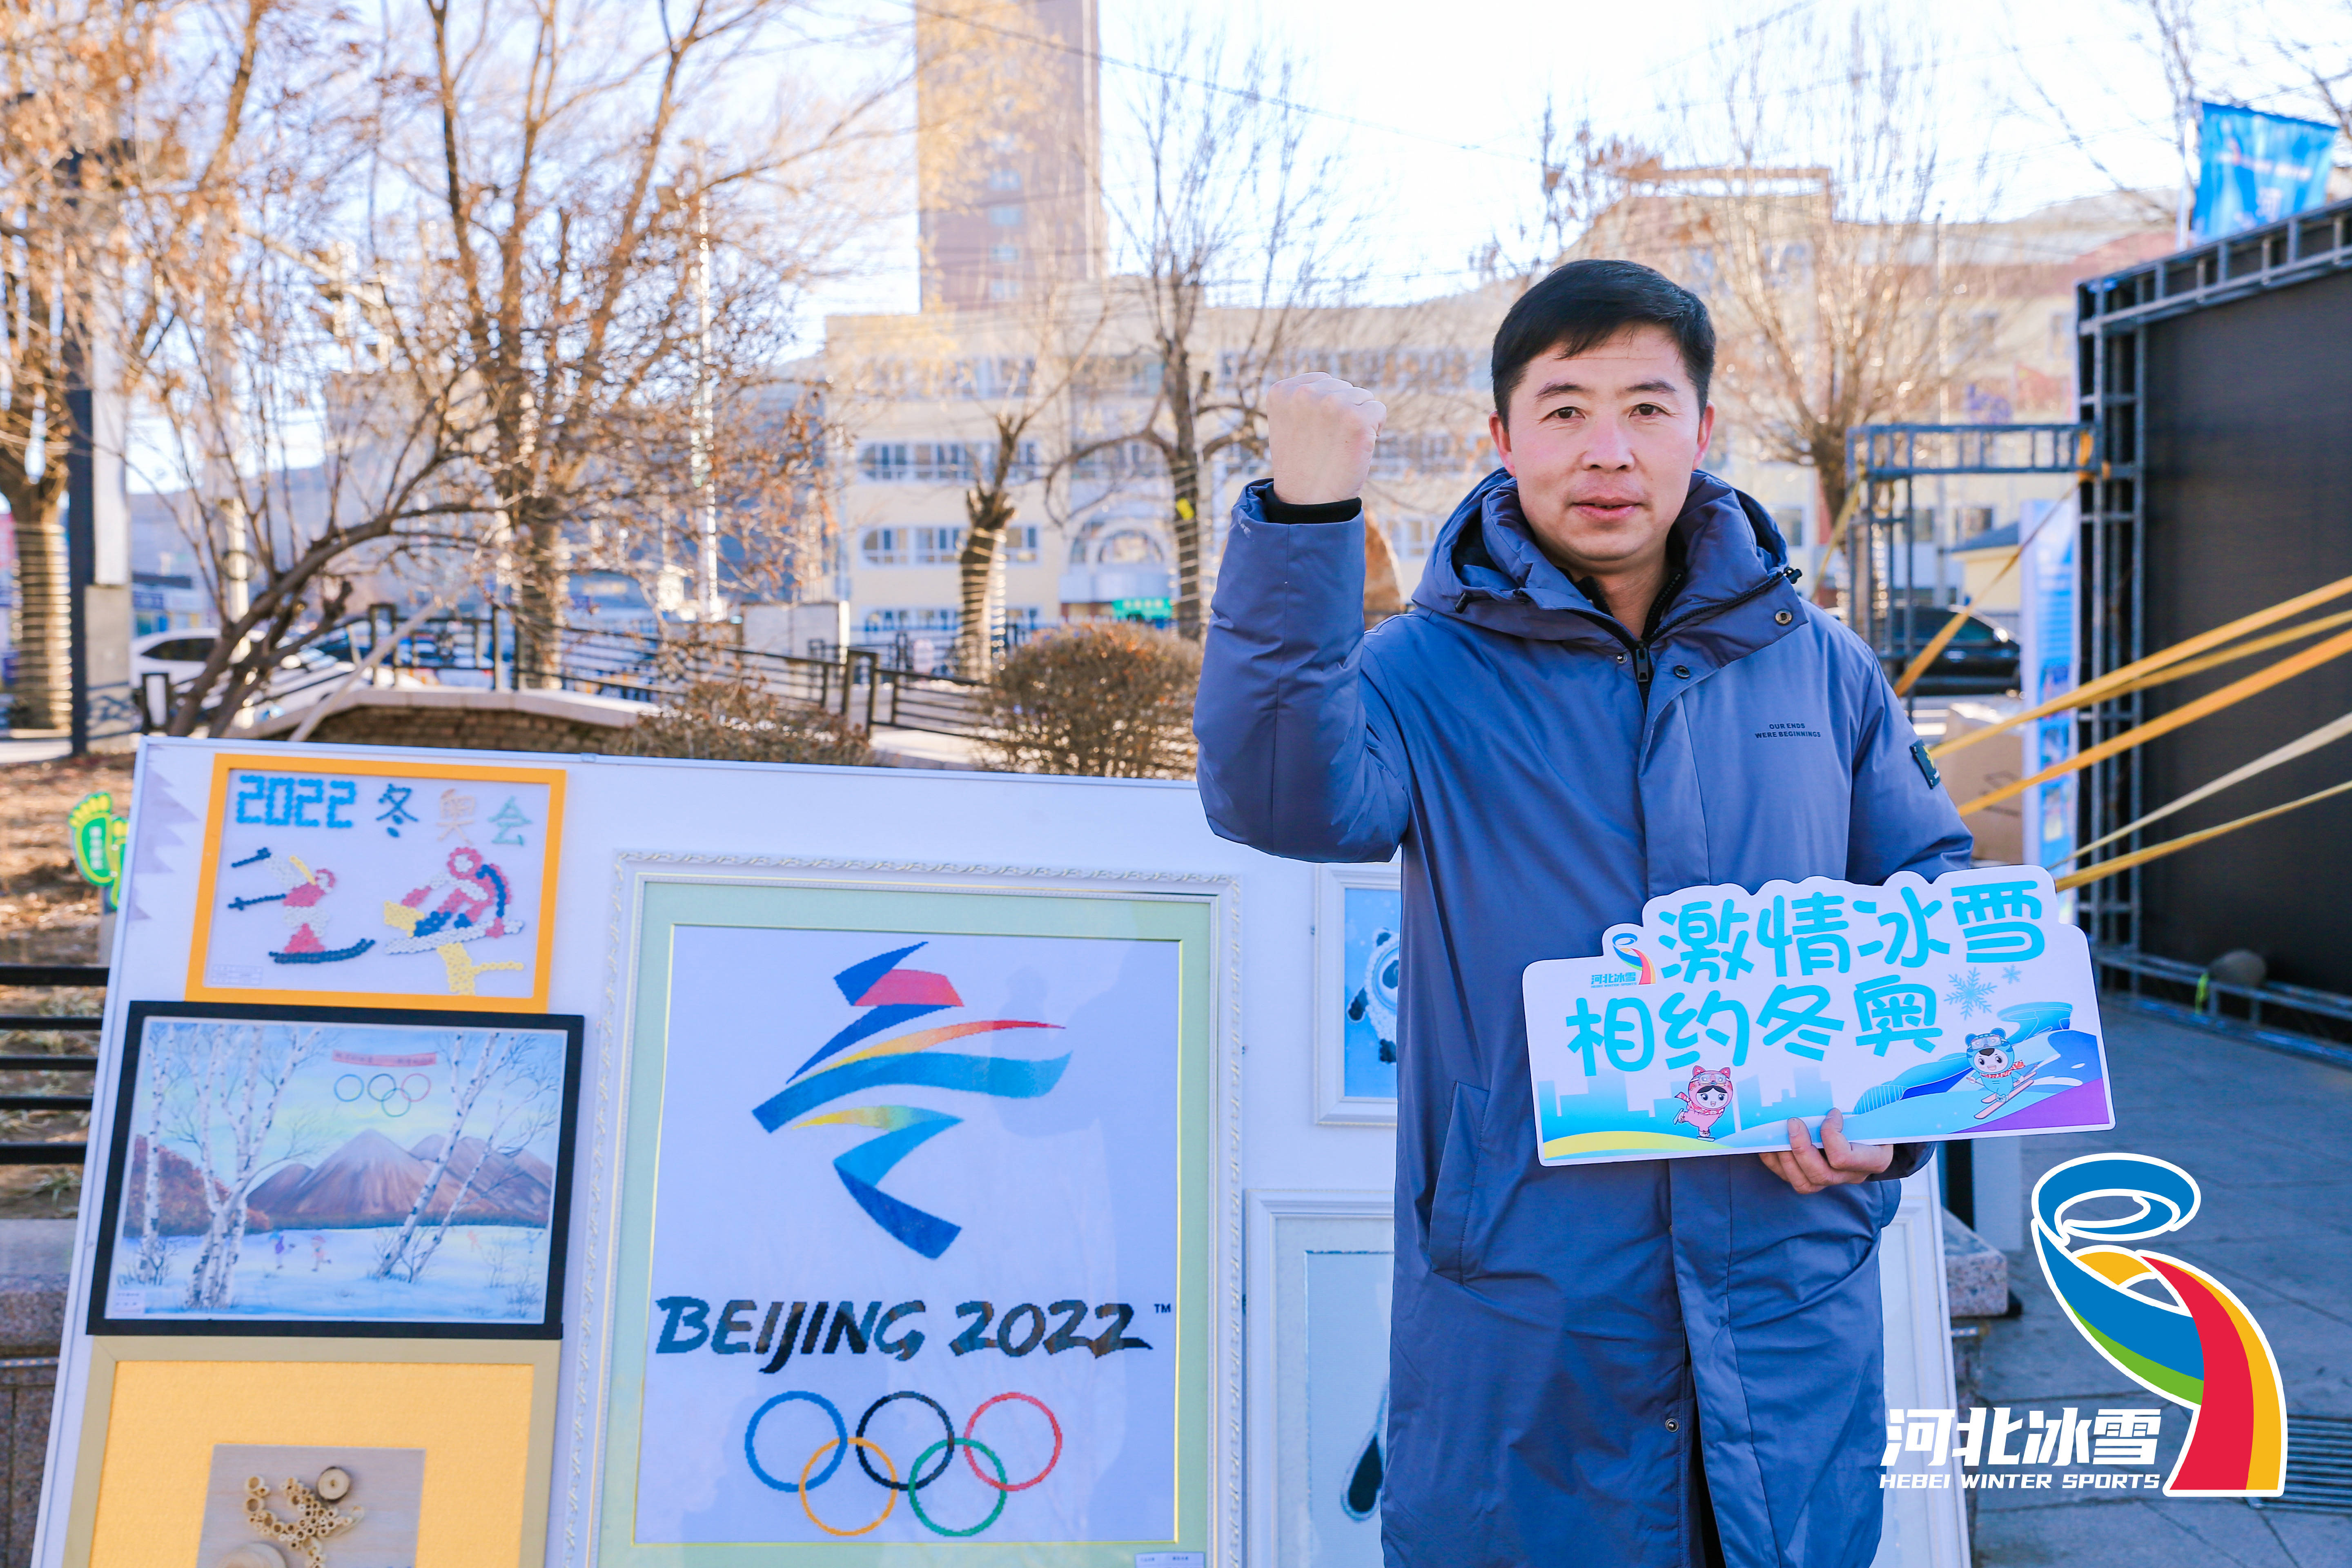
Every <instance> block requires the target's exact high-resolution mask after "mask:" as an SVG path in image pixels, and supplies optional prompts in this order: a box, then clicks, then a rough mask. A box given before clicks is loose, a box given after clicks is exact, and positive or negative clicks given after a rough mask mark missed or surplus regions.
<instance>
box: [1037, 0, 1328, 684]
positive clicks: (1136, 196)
mask: <svg viewBox="0 0 2352 1568" xmlns="http://www.w3.org/2000/svg"><path fill="white" fill-rule="evenodd" d="M1144 65H1145V67H1146V69H1145V70H1144V71H1143V72H1141V73H1139V75H1138V77H1137V80H1138V81H1139V83H1140V86H1139V88H1138V89H1137V92H1136V96H1135V98H1134V99H1133V100H1132V101H1131V102H1130V105H1129V110H1130V113H1131V114H1132V116H1133V119H1134V121H1135V124H1134V127H1133V132H1132V136H1133V142H1134V148H1135V156H1136V158H1137V159H1138V160H1139V171H1138V178H1137V179H1136V181H1135V182H1134V184H1133V186H1132V188H1131V189H1130V188H1129V187H1128V186H1127V185H1126V184H1124V183H1123V182H1120V181H1117V180H1114V181H1111V182H1109V183H1108V188H1107V191H1106V196H1107V205H1108V207H1109V210H1110V214H1111V223H1112V233H1113V237H1114V242H1115V247H1116V249H1117V250H1118V252H1119V253H1120V255H1119V258H1118V260H1119V265H1118V272H1119V273H1121V274H1122V275H1123V277H1122V279H1121V281H1122V283H1123V285H1124V286H1125V287H1127V288H1128V289H1129V290H1130V291H1131V303H1132V306H1133V308H1134V309H1135V310H1136V311H1137V313H1138V314H1139V317H1140V318H1141V331H1140V332H1139V337H1140V339H1141V343H1140V345H1139V346H1140V349H1141V352H1142V354H1143V355H1144V356H1145V357H1146V358H1147V359H1149V360H1150V362H1151V363H1152V366H1153V367H1154V368H1155V369H1156V372H1157V374H1156V376H1155V377H1154V378H1153V380H1154V382H1155V383H1156V384H1155V386H1154V388H1153V390H1154V393H1155V396H1154V397H1153V400H1152V402H1151V404H1150V408H1149V411H1148V412H1147V413H1146V414H1145V415H1144V416H1143V417H1142V418H1141V419H1140V421H1139V422H1138V423H1137V424H1135V425H1134V426H1132V427H1130V428H1126V429H1118V428H1113V429H1111V430H1108V431H1106V432H1104V433H1102V434H1100V435H1099V436H1097V437H1095V438H1093V439H1091V440H1085V441H1082V442H1080V443H1079V445H1078V446H1077V447H1076V449H1075V451H1074V453H1073V457H1074V458H1085V457H1087V456H1089V455H1091V454H1092V453H1094V452H1097V451H1100V450H1104V449H1107V448H1111V447H1119V446H1122V445H1125V444H1127V443H1129V442H1141V443H1142V444H1144V445H1146V446H1148V447H1150V448H1152V449H1154V450H1155V451H1156V452H1157V453H1158V454H1159V456H1160V459H1161V462H1162V464H1163V465H1164V468H1165V469H1166V473H1167V479H1168V485H1169V489H1170V491H1171V495H1170V508H1171V524H1170V531H1171V535H1172V537H1173V539H1174V542H1175V546H1176V572H1175V578H1176V582H1175V594H1174V605H1173V606H1172V608H1173V611H1174V619H1175V622H1176V629H1177V630H1178V631H1179V632H1181V633H1182V634H1183V635H1184V636H1186V637H1198V636H1199V635H1200V632H1201V605H1202V595H1203V583H1204V567H1205V564H1206V563H1205V561H1204V552H1203V550H1202V542H1203V521H1202V518H1203V511H1204V509H1205V510H1213V509H1214V506H1215V502H1216V497H1215V496H1214V495H1213V493H1212V491H1213V471H1214V467H1215V465H1216V464H1217V463H1218V462H1219V460H1220V459H1221V458H1228V457H1229V456H1230V457H1232V458H1239V457H1242V456H1244V455H1245V454H1246V455H1255V454H1258V453H1260V450H1261V448H1262V446H1263V442H1264V428H1265V420H1264V409H1263V406H1262V396H1263V393H1264V389H1265V386H1266V385H1267V384H1269V383H1270V382H1271V381H1273V380H1274V379H1276V378H1277V377H1278V375H1279V374H1281V371H1280V370H1279V368H1278V367H1279V366H1280V365H1281V363H1282V361H1283V358H1284V355H1285V354H1286V352H1287V351H1288V350H1289V349H1290V348H1291V347H1292V346H1293V343H1294V342H1295V340H1296V336H1297V327H1298V325H1299V323H1300V321H1301V318H1302V315H1303V313H1304V312H1305V311H1306V310H1307V309H1309V308H1310V307H1311V306H1313V305H1315V304H1317V303H1318V302H1326V301H1329V300H1336V299H1338V298H1339V297H1340V296H1341V295H1342V294H1343V292H1344V291H1345V289H1346V287H1347V285H1348V284H1349V283H1350V282H1351V281H1352V280H1353V275H1354V274H1360V271H1361V268H1354V269H1353V273H1351V272H1350V271H1349V268H1348V265H1347V262H1346V257H1347V253H1348V245H1347V241H1348V239H1349V237H1350V235H1351V233H1352V229H1351V227H1350V226H1349V223H1348V221H1347V217H1346V215H1345V214H1344V213H1343V212H1342V210H1341V209H1340V206H1339V189H1340V180H1339V168H1338V163H1337V157H1336V154H1333V153H1328V152H1326V151H1322V150H1321V149H1320V147H1319V144H1318V142H1317V140H1316V138H1315V135H1314V132H1313V127H1312V124H1311V121H1310V117H1309V116H1308V115H1307V113H1306V112H1305V111H1304V110H1302V109H1301V108H1300V107H1299V104H1298V95H1299V93H1300V92H1301V90H1302V88H1301V80H1300V74H1301V68H1300V66H1299V63H1298V61H1297V59H1296V58H1294V57H1292V56H1290V55H1287V54H1285V53H1282V52H1280V51H1278V50H1276V49H1274V48H1272V47H1268V46H1266V45H1265V44H1263V43H1246V44H1244V43H1235V42H1234V41H1232V40H1230V39H1228V38H1227V37H1226V36H1225V35H1223V33H1220V32H1216V31H1204V30H1200V29H1198V28H1196V27H1195V26H1194V25H1193V24H1192V23H1191V22H1189V21H1187V22H1182V23H1179V24H1177V25H1175V26H1173V27H1172V28H1171V30H1170V31H1168V32H1166V33H1165V34H1163V35H1162V36H1161V37H1160V38H1158V39H1157V40H1156V41H1154V42H1153V43H1152V44H1151V46H1150V48H1149V49H1148V50H1147V52H1146V56H1145V60H1144ZM1123 303H1124V302H1123Z"/></svg>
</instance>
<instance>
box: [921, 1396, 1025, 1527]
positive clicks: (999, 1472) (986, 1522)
mask: <svg viewBox="0 0 2352 1568" xmlns="http://www.w3.org/2000/svg"><path fill="white" fill-rule="evenodd" d="M1024 1397H1026V1396H1025V1395H1024ZM958 1443H961V1444H962V1445H963V1449H964V1462H965V1463H967V1464H971V1451H972V1450H973V1449H974V1448H977V1449H979V1450H980V1451H981V1452H982V1453H983V1454H986V1455H987V1456H988V1462H989V1463H990V1464H992V1465H994V1466H995V1467H996V1479H995V1480H994V1481H993V1482H992V1483H991V1484H992V1485H993V1486H994V1487H995V1488H996V1506H995V1507H994V1508H992V1509H990V1510H988V1517H987V1518H986V1519H983V1520H982V1521H980V1522H979V1523H978V1524H975V1525H973V1526H972V1527H971V1529H970V1530H950V1529H949V1528H948V1527H947V1526H946V1525H943V1524H938V1523H934V1522H933V1521H932V1519H931V1516H930V1515H929V1514H928V1513H925V1512H924V1511H923V1494H922V1493H920V1492H919V1491H917V1490H915V1489H913V1488H912V1487H909V1488H908V1489H907V1501H908V1503H910V1504H912V1505H913V1507H914V1510H915V1517H916V1518H917V1519H919V1520H921V1521H923V1524H924V1527H925V1528H926V1529H929V1530H932V1531H937V1532H938V1533H940V1534H941V1535H953V1536H966V1535H978V1534H979V1533H980V1532H981V1531H983V1530H986V1529H987V1528H988V1527H989V1526H990V1525H992V1524H994V1523H995V1522H996V1516H997V1515H998V1514H1000V1513H1003V1511H1004V1500H1005V1499H1007V1498H1009V1497H1011V1496H1012V1495H1013V1493H1014V1492H1017V1491H1019V1490H1020V1488H1019V1487H1008V1486H1006V1485H1005V1484H1004V1461H1003V1460H1002V1459H1000V1458H997V1457H996V1453H995V1451H994V1450H993V1449H992V1448H990V1447H988V1446H987V1445H986V1444H985V1443H975V1442H973V1441H972V1440H971V1438H969V1437H957V1436H947V1437H942V1438H940V1440H939V1441H938V1442H936V1443H934V1444H932V1445H931V1447H930V1448H926V1449H924V1450H923V1452H922V1458H918V1459H917V1460H916V1461H915V1468H916V1469H918V1470H919V1469H921V1468H923V1460H924V1459H928V1458H930V1457H931V1448H945V1449H946V1450H947V1451H948V1452H947V1457H946V1458H943V1459H941V1460H940V1469H942V1470H944V1469H946V1468H948V1467H949V1466H950V1465H952V1464H954V1463H955V1448H956V1445H957V1444H958ZM1046 1468H1048V1469H1051V1468H1053V1467H1052V1466H1050V1465H1049V1466H1047V1467H1046ZM971 1473H972V1474H973V1475H976V1476H979V1475H980V1467H979V1466H978V1465H972V1467H971ZM980 1479H982V1480H983V1481H985V1480H987V1479H988V1478H987V1477H986V1476H981V1478H980ZM1044 1479H1045V1477H1043V1476H1039V1477H1038V1478H1037V1480H1039V1481H1042V1480H1044ZM1029 1484H1030V1485H1031V1486H1033V1487H1034V1486H1035V1485H1036V1484H1037V1481H1032V1482H1030V1483H1029Z"/></svg>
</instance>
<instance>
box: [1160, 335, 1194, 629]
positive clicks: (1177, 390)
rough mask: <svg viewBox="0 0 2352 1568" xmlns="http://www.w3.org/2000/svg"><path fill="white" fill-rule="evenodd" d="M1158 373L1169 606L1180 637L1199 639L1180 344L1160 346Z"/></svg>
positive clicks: (1190, 417) (1190, 431)
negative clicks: (1170, 547) (1172, 569)
mask: <svg viewBox="0 0 2352 1568" xmlns="http://www.w3.org/2000/svg"><path fill="white" fill-rule="evenodd" d="M1162 346H1163V348H1164V349H1165V351H1166V355H1167V357H1166V362H1165V364H1166V368H1165V369H1164V370H1163V371H1162V373H1161V374H1162V375H1163V377H1164V378H1165V379H1164V385H1165V386H1166V388H1167V393H1168V413H1169V418H1170V422H1171V424H1172V425H1173V426H1174V431H1173V437H1174V438H1173V439H1172V440H1171V442H1170V443H1169V447H1168V482H1169V486H1170V488H1171V489H1173V490H1174V491H1175V492H1176V494H1175V507H1174V517H1173V519H1172V520H1171V529H1172V531H1173V532H1174V533H1175V536H1176V583H1175V588H1176V592H1175V595H1174V601H1175V602H1174V604H1173V605H1171V609H1172V611H1173V616H1174V619H1175V622H1176V630H1177V632H1178V634H1179V635H1180V636H1182V637H1189V638H1191V639H1192V640H1193V641H1195V642H1197V641H1199V640H1200V637H1201V437H1200V429H1199V425H1198V422H1197V420H1196V418H1195V416H1194V411H1193V409H1194V405H1193V387H1192V356H1191V355H1190V354H1189V353H1186V352H1185V351H1184V348H1183V346H1182V345H1181V344H1163V345H1162Z"/></svg>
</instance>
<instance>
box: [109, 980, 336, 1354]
mask: <svg viewBox="0 0 2352 1568" xmlns="http://www.w3.org/2000/svg"><path fill="white" fill-rule="evenodd" d="M191 1032H193V1031H191ZM324 1032H325V1031H324V1030H322V1029H319V1028H315V1027H304V1026H299V1025H289V1026H270V1025H264V1024H214V1025H209V1026H205V1027H204V1029H203V1031H202V1034H203V1037H204V1041H205V1044H204V1047H203V1053H204V1064H203V1069H202V1072H201V1074H200V1075H199V1076H194V1078H193V1087H194V1107H193V1118H192V1120H193V1125H192V1126H191V1127H189V1128H188V1130H187V1133H186V1135H184V1140H183V1141H184V1142H185V1143H186V1144H187V1145H188V1152H189V1154H190V1156H191V1159H190V1163H192V1164H194V1166H195V1168H196V1179H197V1182H198V1184H199V1187H200V1190H201V1192H202V1194H203V1197H204V1202H205V1209H206V1211H207V1212H208V1214H209V1215H210V1216H211V1217H210V1223H209V1224H208V1225H207V1226H205V1235H204V1239H203V1241H202V1242H201V1243H199V1244H198V1247H197V1250H196V1256H195V1258H194V1262H193V1263H192V1264H191V1265H190V1267H189V1269H188V1289H187V1295H186V1298H185V1300H184V1303H183V1304H184V1305H185V1306H187V1307H191V1308H218V1307H226V1306H228V1305H230V1304H231V1303H232V1302H234V1301H235V1300H236V1265H237V1259H238V1258H239V1256H240V1254H241V1253H242V1251H243V1249H244V1246H245V1227H246V1224H247V1219H248V1218H249V1214H248V1211H247V1208H246V1199H247V1195H248V1194H251V1193H252V1191H253V1189H254V1186H255V1185H256V1184H257V1183H258V1182H259V1181H260V1180H261V1178H262V1176H263V1175H264V1174H266V1173H268V1171H270V1170H271V1169H273V1168H274V1167H276V1166H278V1165H279V1164H281V1163H285V1162H286V1161H288V1160H292V1159H299V1157H300V1156H301V1155H302V1153H304V1152H306V1150H305V1149H304V1148H303V1147H301V1146H299V1142H295V1141H289V1140H284V1139H281V1140H280V1141H279V1147H278V1149H277V1151H276V1152H271V1142H270V1141H271V1136H272V1133H273V1131H274V1130H275V1128H276V1126H277V1121H278V1104H279V1102H280V1101H281V1100H283V1099H284V1098H285V1094H286V1088H287V1085H288V1084H289V1082H291V1081H292V1079H293V1077H294V1074H295V1072H296V1070H297V1069H299V1068H300V1067H301V1066H302V1064H303V1063H304V1062H306V1061H308V1060H309V1059H310V1058H311V1057H312V1056H313V1055H315V1054H316V1053H317V1050H318V1047H319V1042H320V1037H321V1036H322V1035H323V1034H324ZM222 1134H225V1135H226V1138H227V1147H226V1149H224V1148H222V1147H221V1146H220V1135H222ZM158 1158H159V1152H158V1150H157V1148H156V1146H155V1145H153V1144H152V1143H151V1144H150V1145H149V1146H148V1151H147V1159H148V1164H149V1166H150V1168H151V1169H152V1167H153V1165H154V1164H155V1163H156V1162H157V1160H158Z"/></svg>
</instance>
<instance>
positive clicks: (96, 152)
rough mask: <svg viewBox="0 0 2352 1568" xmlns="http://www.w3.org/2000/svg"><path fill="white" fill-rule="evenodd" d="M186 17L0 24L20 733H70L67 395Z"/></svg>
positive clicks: (12, 12)
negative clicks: (158, 78)
mask: <svg viewBox="0 0 2352 1568" xmlns="http://www.w3.org/2000/svg"><path fill="white" fill-rule="evenodd" d="M173 9H174V7H173V6H170V5H163V4H136V3H131V4H121V5H66V4H59V3H56V0H27V3H25V4H20V5H12V6H9V7H8V8H7V9H6V11H5V14H4V15H0V70H5V76H6V86H5V103H0V383H5V386H0V501H5V502H6V504H7V507H8V510H9V513H10V516H11V519H12V521H13V527H14V529H15V533H16V559H17V587H18V607H19V618H18V626H17V643H16V646H17V653H18V666H17V673H16V689H15V698H16V722H17V723H19V724H24V725H32V726H40V727H50V728H54V727H58V726H61V725H63V724H65V723H66V722H67V721H68V717H69V715H68V711H67V707H68V701H69V696H70V691H71V683H72V672H71V668H70V653H69V644H68V617H69V615H70V608H69V606H70V595H69V588H68V573H67V562H66V537H65V526H64V514H65V505H66V483H67V463H66V454H67V448H68V445H69V444H70V440H71V433H72V417H71V414H70V412H69V409H68V403H67V394H68V390H69V389H70V388H71V387H72V385H73V384H74V382H75V380H76V378H77V369H78V365H79V369H80V373H81V375H82V378H83V379H84V380H85V381H86V382H87V380H88V378H89V364H90V361H91V360H92V358H93V357H97V358H99V359H100V360H101V362H102V360H103V358H104V356H103V355H99V356H93V354H92V352H91V351H92V350H93V349H94V348H97V347H99V346H100V345H97V344H94V343H93V342H91V334H92V331H93V321H92V320H91V314H90V310H89V307H90V304H91V302H92V295H93V293H94V292H96V291H99V290H100V289H103V287H104V285H103V279H104V278H105V276H106V274H107V273H108V272H109V271H110V265H109V263H110V260H111V259H112V258H110V256H109V250H110V238H111V232H110V231H111V227H112V225H111V216H112V213H113V209H114V207H115V205H117V203H118V202H119V200H120V199H121V192H122V189H123V187H124V185H125V184H126V183H127V182H135V181H137V180H138V179H140V178H141V177H142V171H141V170H140V169H139V168H138V167H137V163H138V162H139V158H140V155H141V149H140V148H139V145H138V143H137V142H133V141H131V140H128V139H126V137H125V136H124V134H123V128H124V122H125V121H126V119H127V118H128V115H129V108H128V106H129V105H131V104H132V103H134V102H136V101H137V100H139V98H140V96H141V94H142V91H143V90H144V89H145V88H146V86H147V84H148V82H149V81H150V79H152V77H153V76H155V75H156V74H157V73H158V69H159V64H158V54H159V49H160V46H161V41H162V37H163V34H164V32H165V30H166V28H167V27H168V25H169V23H170V20H171V17H172V12H173ZM148 151H150V152H152V149H150V150H148ZM104 346H106V347H111V344H107V345H104ZM98 390H99V391H100V392H101V393H103V394H105V395H112V394H114V393H115V392H116V391H117V390H118V388H116V387H115V386H113V385H111V384H108V385H104V386H102V387H99V388H98Z"/></svg>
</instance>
